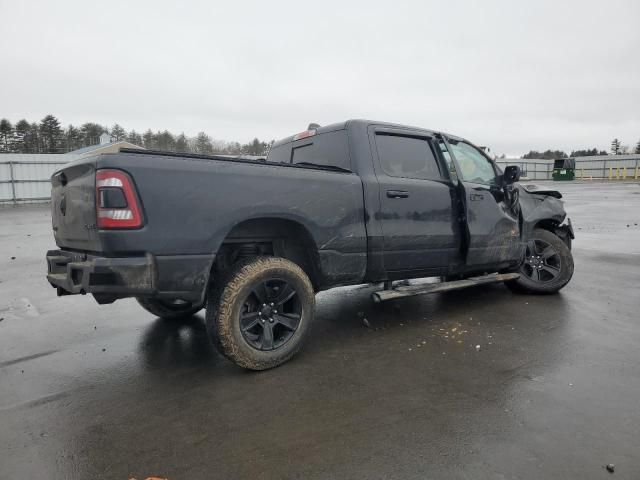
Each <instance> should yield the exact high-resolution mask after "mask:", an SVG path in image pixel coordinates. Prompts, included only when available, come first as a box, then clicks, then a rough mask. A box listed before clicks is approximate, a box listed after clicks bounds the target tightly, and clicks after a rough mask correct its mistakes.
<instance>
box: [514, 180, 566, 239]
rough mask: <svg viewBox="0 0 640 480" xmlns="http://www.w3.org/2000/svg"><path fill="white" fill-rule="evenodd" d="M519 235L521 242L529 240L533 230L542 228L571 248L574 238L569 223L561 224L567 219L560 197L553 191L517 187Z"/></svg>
mask: <svg viewBox="0 0 640 480" xmlns="http://www.w3.org/2000/svg"><path fill="white" fill-rule="evenodd" d="M518 190H519V201H520V212H521V222H522V228H521V235H522V239H523V241H525V242H526V241H527V239H528V238H530V236H531V233H532V232H533V230H534V229H535V228H538V227H542V228H545V229H546V230H550V231H552V232H553V233H555V234H556V235H557V236H558V237H559V238H561V239H562V241H564V242H565V244H567V246H568V247H569V248H571V240H572V239H573V238H575V235H574V232H573V227H572V226H571V221H570V220H568V221H567V223H566V224H563V222H564V221H565V219H566V217H567V212H566V211H565V209H564V202H563V201H562V200H561V198H562V195H561V194H560V193H559V192H555V191H546V190H545V191H542V190H541V191H535V190H528V189H525V188H524V187H523V186H522V185H518Z"/></svg>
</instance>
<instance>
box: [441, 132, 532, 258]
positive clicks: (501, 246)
mask: <svg viewBox="0 0 640 480" xmlns="http://www.w3.org/2000/svg"><path fill="white" fill-rule="evenodd" d="M446 145H447V146H448V148H449V153H450V155H451V157H452V162H453V165H454V168H455V170H456V172H457V176H458V180H459V182H460V190H461V197H462V202H463V204H464V211H465V213H464V219H465V221H464V223H465V228H466V235H465V236H466V262H465V263H466V265H467V267H472V268H476V267H483V266H492V267H493V269H494V270H495V269H496V266H499V265H503V268H504V267H507V266H508V265H509V264H510V263H513V262H514V261H517V260H518V259H520V257H521V256H522V241H521V238H520V227H519V221H518V212H519V209H518V207H517V203H514V202H511V201H510V200H511V199H512V198H513V195H515V194H514V193H513V188H514V187H513V185H511V184H508V185H507V184H505V182H504V179H503V176H502V174H500V172H499V171H497V169H496V167H495V165H494V164H493V162H492V161H491V160H490V159H489V158H488V157H486V156H485V155H484V153H483V152H481V151H480V150H479V149H478V148H476V147H474V146H473V145H471V144H470V143H467V142H465V141H463V140H461V139H455V138H451V137H449V138H447V141H446Z"/></svg>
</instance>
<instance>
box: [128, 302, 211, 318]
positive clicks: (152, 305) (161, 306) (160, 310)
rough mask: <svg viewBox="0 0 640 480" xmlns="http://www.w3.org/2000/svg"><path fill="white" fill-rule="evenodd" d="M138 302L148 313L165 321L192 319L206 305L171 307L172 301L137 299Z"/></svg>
mask: <svg viewBox="0 0 640 480" xmlns="http://www.w3.org/2000/svg"><path fill="white" fill-rule="evenodd" d="M136 300H137V301H138V303H139V304H140V306H141V307H142V308H144V309H145V310H146V311H147V312H149V313H151V314H153V315H155V316H156V317H160V318H164V319H165V320H183V319H185V318H190V317H192V316H193V315H195V314H196V313H198V312H199V311H200V310H202V308H203V307H204V304H200V305H193V304H184V305H180V306H177V305H171V302H170V301H166V300H161V299H158V298H150V297H136Z"/></svg>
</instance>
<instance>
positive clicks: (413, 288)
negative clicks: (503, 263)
mask: <svg viewBox="0 0 640 480" xmlns="http://www.w3.org/2000/svg"><path fill="white" fill-rule="evenodd" d="M519 277H520V274H519V273H491V274H489V275H482V276H479V277H469V278H465V279H464V280H453V281H451V282H440V283H427V284H423V285H409V286H400V287H396V288H394V289H392V290H381V291H379V292H374V293H372V294H371V296H372V297H373V301H374V302H376V303H380V302H385V301H387V300H393V299H394V298H403V297H413V296H414V295H423V294H425V293H436V292H448V291H449V290H460V289H462V288H468V287H475V286H476V285H485V284H487V283H498V282H504V281H506V280H515V279H517V278H519Z"/></svg>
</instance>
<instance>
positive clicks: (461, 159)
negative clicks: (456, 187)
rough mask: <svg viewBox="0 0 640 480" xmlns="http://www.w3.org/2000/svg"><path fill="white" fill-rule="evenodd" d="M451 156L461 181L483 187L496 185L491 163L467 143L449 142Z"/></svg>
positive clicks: (494, 172)
mask: <svg viewBox="0 0 640 480" xmlns="http://www.w3.org/2000/svg"><path fill="white" fill-rule="evenodd" d="M449 145H451V150H452V151H453V155H454V156H455V158H456V160H457V161H458V165H460V172H459V175H460V177H461V178H462V180H464V181H467V182H471V183H480V184H483V185H497V183H498V182H497V177H496V171H495V170H494V168H493V164H492V163H491V161H490V160H489V159H488V158H487V157H485V156H484V155H483V154H482V153H481V152H480V151H479V150H478V149H476V148H475V147H473V146H471V145H469V144H468V143H465V142H461V141H457V140H449Z"/></svg>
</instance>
